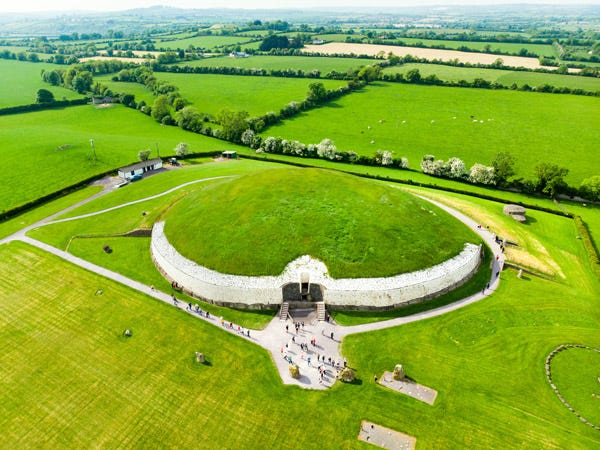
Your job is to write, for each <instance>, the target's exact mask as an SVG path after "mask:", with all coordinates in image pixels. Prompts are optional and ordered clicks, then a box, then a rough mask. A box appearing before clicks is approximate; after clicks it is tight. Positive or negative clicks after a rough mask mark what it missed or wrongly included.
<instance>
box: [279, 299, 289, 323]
mask: <svg viewBox="0 0 600 450" xmlns="http://www.w3.org/2000/svg"><path fill="white" fill-rule="evenodd" d="M289 309H290V304H289V303H288V302H283V303H282V304H281V311H279V320H283V321H286V320H287V318H288V311H289Z"/></svg>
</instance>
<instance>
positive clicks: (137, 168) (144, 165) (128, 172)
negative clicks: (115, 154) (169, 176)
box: [118, 158, 163, 180]
mask: <svg viewBox="0 0 600 450" xmlns="http://www.w3.org/2000/svg"><path fill="white" fill-rule="evenodd" d="M162 166H163V164H162V159H160V158H154V159H149V160H148V161H142V162H139V163H135V164H132V165H130V166H126V167H121V168H120V169H119V171H118V173H119V177H121V178H123V179H124V180H131V179H132V178H133V177H136V176H138V175H139V176H142V175H143V174H144V173H145V172H150V171H153V170H157V169H160V168H162Z"/></svg>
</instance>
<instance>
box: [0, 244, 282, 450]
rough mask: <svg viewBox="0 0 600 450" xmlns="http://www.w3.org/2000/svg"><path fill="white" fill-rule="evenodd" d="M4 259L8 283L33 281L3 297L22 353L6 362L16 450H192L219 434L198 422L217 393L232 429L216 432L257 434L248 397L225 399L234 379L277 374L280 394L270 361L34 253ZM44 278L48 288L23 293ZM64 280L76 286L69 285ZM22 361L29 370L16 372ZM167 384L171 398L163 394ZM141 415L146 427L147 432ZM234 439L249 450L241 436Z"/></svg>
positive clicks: (13, 340) (6, 321)
mask: <svg viewBox="0 0 600 450" xmlns="http://www.w3.org/2000/svg"><path fill="white" fill-rule="evenodd" d="M9 250H10V252H9ZM13 252H14V253H13ZM2 254H3V264H2V276H3V277H5V276H7V273H6V270H7V269H8V267H9V265H8V264H9V263H10V266H11V267H13V268H14V267H19V269H21V268H22V269H23V270H19V275H18V276H13V277H12V279H13V282H12V283H9V284H8V286H6V285H5V284H3V285H2V288H1V291H2V292H1V294H2V298H3V299H5V300H4V301H3V302H2V304H1V308H2V317H3V319H2V322H3V324H2V327H1V330H2V332H1V335H2V341H3V342H4V343H6V345H7V347H8V348H13V349H14V351H13V352H7V353H6V354H4V355H3V356H2V359H3V363H2V368H3V369H2V370H1V375H2V376H1V379H2V380H3V384H4V383H5V382H6V380H7V378H6V377H5V373H6V372H7V371H8V372H10V373H11V376H10V378H9V382H8V383H6V385H5V386H6V387H7V389H3V393H2V395H1V396H2V398H3V404H7V405H9V404H8V403H5V402H4V399H5V397H6V398H7V399H8V398H11V399H19V401H15V402H14V403H13V404H12V405H11V406H12V408H11V410H10V414H7V415H4V414H2V415H0V423H1V425H0V428H2V429H6V430H8V429H11V430H14V431H13V434H12V435H9V436H8V437H7V438H6V439H7V440H6V441H5V442H13V443H17V442H20V443H21V444H33V443H35V442H39V443H43V442H48V441H49V440H50V441H53V442H55V443H57V444H59V445H61V444H62V445H64V446H73V445H75V446H87V445H89V444H90V443H94V442H95V443H97V444H99V445H108V446H116V445H120V444H125V445H127V443H128V442H129V444H130V445H134V444H139V443H143V442H145V441H146V440H148V438H147V437H146V435H147V434H148V433H149V431H150V429H151V428H152V429H154V430H155V431H154V432H153V433H150V435H153V436H154V437H152V438H151V439H149V440H148V442H149V443H152V442H154V443H160V442H162V444H161V445H166V444H167V443H168V442H186V441H187V442H190V443H191V442H192V441H193V440H196V441H197V440H199V439H201V438H202V436H203V434H204V433H206V432H207V429H206V427H203V428H200V427H196V426H195V424H194V422H193V421H194V415H191V413H192V412H193V411H197V413H196V414H198V413H201V412H202V411H207V409H206V405H207V404H210V403H211V401H210V399H207V397H211V396H214V395H215V393H216V394H218V395H217V396H216V397H214V398H212V403H213V404H214V403H218V405H219V410H220V411H222V413H223V415H224V417H223V418H222V420H221V421H219V422H220V423H219V424H216V423H215V422H214V420H211V421H210V422H211V427H215V426H218V427H220V426H221V424H222V423H224V424H227V423H228V422H230V420H229V419H228V418H229V417H230V418H231V419H232V420H231V423H230V426H233V425H235V427H236V428H238V429H239V428H240V426H241V424H245V425H244V426H245V427H246V428H248V429H250V428H251V427H253V426H255V423H253V421H252V420H251V419H250V418H248V417H244V418H242V416H241V413H240V412H239V407H240V400H239V394H240V392H239V391H238V392H236V390H237V389H235V387H234V386H233V385H231V384H229V385H228V388H227V389H225V386H223V385H222V374H223V370H225V372H227V370H229V368H234V367H243V368H244V369H243V370H244V372H245V373H246V374H248V375H250V376H251V377H252V378H256V377H257V376H258V378H262V377H264V375H265V373H264V371H265V369H266V371H267V373H268V372H269V371H270V372H271V374H270V375H267V376H266V381H268V384H273V383H275V382H277V381H278V376H277V375H276V373H275V371H274V369H273V367H272V365H271V364H270V362H269V357H268V356H267V355H266V353H265V352H263V351H261V350H259V349H258V348H257V347H255V346H253V345H251V344H248V343H244V341H242V340H240V339H237V338H236V337H235V336H231V335H228V334H227V333H222V332H218V331H216V330H211V331H212V332H216V335H223V337H224V340H221V339H219V340H218V341H216V340H215V339H214V337H215V336H213V338H210V339H207V338H208V336H207V335H206V330H204V331H203V329H206V328H207V327H208V328H211V327H210V326H209V325H205V324H202V323H201V322H198V321H196V320H194V319H192V318H188V317H187V316H186V315H183V314H181V313H178V312H177V311H176V310H174V309H172V308H169V307H168V306H162V305H160V304H157V303H155V302H154V301H152V300H150V299H147V298H144V297H143V296H140V295H138V294H135V293H133V292H132V291H130V290H128V289H127V288H125V287H122V286H119V285H115V284H114V283H112V282H110V281H107V280H103V279H101V278H98V277H97V276H95V275H93V274H91V273H88V272H85V271H82V270H79V269H75V268H73V267H71V266H69V265H68V264H65V263H62V262H59V261H57V260H56V259H55V258H54V257H46V256H45V255H42V254H40V252H39V251H38V250H35V249H31V248H29V247H27V246H24V245H22V244H11V245H10V249H8V248H7V247H4V248H2ZM12 254H15V255H17V257H16V258H13V257H12ZM19 260H20V261H19ZM31 263H33V264H31ZM67 273H68V274H70V277H66V276H65V275H66V274H67ZM41 274H43V275H44V278H45V280H46V281H45V282H40V283H39V284H37V285H34V284H31V283H28V284H24V283H23V282H22V281H23V280H24V279H33V278H35V277H37V276H40V275H41ZM62 279H67V280H70V281H67V282H65V283H61V280H62ZM96 288H102V289H103V294H102V295H99V296H96V295H94V293H95V289H96ZM17 292H18V294H17ZM23 299H25V300H26V301H25V302H23V301H22V300H23ZM148 302H149V304H148ZM115 308H116V309H115ZM156 308H158V310H157V309H156ZM116 311H119V313H118V314H115V312H116ZM161 311H162V312H161ZM157 313H159V315H157ZM163 314H164V315H163ZM163 319H164V320H163ZM126 327H129V328H131V329H132V330H133V331H134V333H135V335H134V338H132V339H129V340H126V339H124V338H123V337H122V336H121V333H122V331H123V329H125V328H126ZM11 328H12V329H15V328H16V329H17V330H20V331H21V332H22V333H24V335H27V336H28V338H27V339H25V340H23V334H21V333H18V332H17V333H16V334H15V332H11ZM34 330H37V331H34ZM19 334H21V336H18V335H19ZM199 346H200V347H202V350H203V351H204V352H206V354H207V355H208V358H209V360H212V362H213V364H219V365H220V366H221V369H218V370H217V373H216V374H212V373H211V372H210V366H196V365H194V363H193V354H194V351H196V350H197V349H198V347H199ZM57 349H60V351H59V352H58V353H57V352H56V350H57ZM165 352H166V353H167V354H170V356H168V357H166V354H165ZM11 354H14V355H19V358H14V357H11V358H10V360H9V361H7V360H6V359H5V358H7V357H10V356H11ZM225 355H226V356H225ZM223 356H225V358H224V359H223ZM7 362H10V363H11V365H10V366H9V365H7V364H6V363H7ZM222 364H224V366H222ZM255 369H258V371H259V372H263V375H259V374H258V373H255ZM213 375H216V376H213ZM41 380H43V382H40V381H41ZM157 384H158V385H164V387H165V388H166V389H167V392H165V391H163V389H160V388H158V389H157ZM263 384H264V382H263ZM240 387H241V386H240ZM228 394H230V396H229V395H228ZM221 395H223V399H222V400H221V398H220V397H221ZM242 404H243V402H242ZM242 409H245V408H242ZM140 410H143V411H144V416H146V417H147V419H146V420H143V421H140V420H139V419H140V418H141V417H140ZM210 410H213V408H210ZM205 414H206V412H205ZM90 416H93V417H94V418H93V420H90ZM132 417H135V418H136V420H131V418H132ZM254 417H256V416H254ZM11 424H12V425H11ZM108 424H110V426H109V429H108V430H107V429H106V428H105V426H107V425H108ZM16 425H18V426H16ZM164 427H167V429H168V440H165V435H164ZM156 430H160V431H158V433H157V431H156ZM213 431H214V430H213ZM208 432H209V433H210V430H208ZM3 434H4V433H3ZM210 434H212V433H210ZM217 434H219V433H215V435H217ZM5 436H6V434H5ZM223 438H224V442H228V441H230V442H231V443H235V442H238V443H239V441H238V439H239V437H237V435H235V436H231V435H227V434H224V436H223Z"/></svg>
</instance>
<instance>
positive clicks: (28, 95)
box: [0, 59, 82, 108]
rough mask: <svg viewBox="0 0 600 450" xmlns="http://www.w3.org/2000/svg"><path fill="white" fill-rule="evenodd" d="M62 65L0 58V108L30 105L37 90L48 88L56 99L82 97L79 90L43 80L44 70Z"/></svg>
mask: <svg viewBox="0 0 600 450" xmlns="http://www.w3.org/2000/svg"><path fill="white" fill-rule="evenodd" d="M58 67H60V66H57V65H54V64H47V63H32V62H25V61H15V60H10V59H0V108H7V107H9V106H19V105H29V104H31V103H35V98H36V95H37V91H38V90H39V89H47V90H49V91H50V92H52V93H53V94H54V98H55V99H56V100H62V99H63V97H66V98H67V99H69V100H70V99H75V98H81V97H82V95H81V94H78V93H77V92H74V91H71V90H69V89H65V88H63V87H59V86H52V85H50V84H48V83H45V82H44V81H43V80H42V75H41V72H42V70H52V69H56V68H58Z"/></svg>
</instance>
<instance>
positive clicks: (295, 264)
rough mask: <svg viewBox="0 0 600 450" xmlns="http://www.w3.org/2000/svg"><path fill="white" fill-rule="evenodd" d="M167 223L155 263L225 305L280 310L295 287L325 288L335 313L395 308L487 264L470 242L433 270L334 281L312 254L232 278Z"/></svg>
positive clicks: (188, 289)
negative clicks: (203, 259) (190, 253)
mask: <svg viewBox="0 0 600 450" xmlns="http://www.w3.org/2000/svg"><path fill="white" fill-rule="evenodd" d="M164 225H165V224H164V222H157V223H156V224H154V228H153V230H152V243H151V252H152V259H153V260H154V263H155V264H156V267H157V268H158V270H159V271H160V272H161V273H162V274H163V275H164V276H165V277H166V278H167V279H168V280H169V281H175V282H177V284H178V285H180V286H182V288H183V290H184V292H185V293H186V294H189V295H192V296H194V297H196V298H200V299H203V300H207V301H209V302H211V303H215V304H218V305H223V306H233V307H237V308H255V309H262V308H265V309H267V308H268V309H275V308H278V307H279V306H280V305H281V303H282V301H283V288H284V286H286V285H289V284H290V283H297V284H298V286H299V289H300V285H301V283H306V284H308V285H315V284H318V285H319V286H320V287H321V291H322V296H323V301H324V302H325V304H326V305H327V307H329V308H330V309H364V310H369V309H391V308H395V307H399V306H404V305H408V304H412V303H418V302H422V301H425V300H427V299H430V298H433V297H436V296H438V295H440V294H443V293H444V292H447V291H449V290H451V289H454V288H455V287H457V286H460V285H461V284H463V283H465V282H466V281H467V280H468V279H469V278H470V277H471V276H472V275H473V274H474V273H475V272H476V270H477V268H478V267H479V264H480V262H481V246H480V245H479V246H478V245H474V244H469V243H467V244H465V248H464V249H463V251H462V252H460V253H459V254H458V255H457V256H455V257H453V258H451V259H449V260H447V261H444V262H443V263H441V264H438V265H435V266H433V267H430V268H427V269H424V270H418V271H415V272H410V273H404V274H400V275H396V276H393V277H385V278H344V279H333V278H331V277H329V275H328V273H327V267H326V266H325V264H323V262H321V261H319V260H316V259H314V258H312V257H310V256H309V255H304V256H301V257H300V258H298V259H295V260H294V261H292V262H290V263H289V264H288V265H287V266H286V267H285V269H284V271H283V272H282V273H281V274H280V275H277V276H261V277H249V276H242V275H227V274H223V273H220V272H217V271H214V270H211V269H207V268H206V267H203V266H200V265H198V264H197V263H195V262H193V261H191V260H189V259H187V258H185V257H184V256H182V255H181V254H180V253H179V252H178V251H177V250H176V249H175V248H174V247H173V246H172V245H171V244H170V243H169V241H168V239H167V237H166V236H165V234H164Z"/></svg>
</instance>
